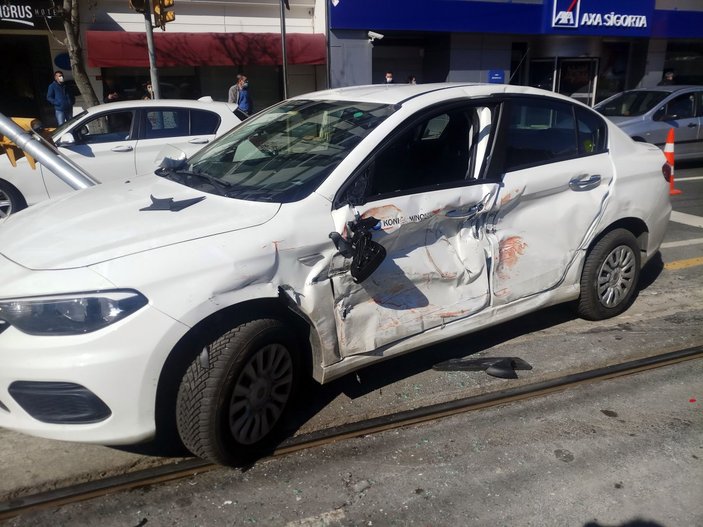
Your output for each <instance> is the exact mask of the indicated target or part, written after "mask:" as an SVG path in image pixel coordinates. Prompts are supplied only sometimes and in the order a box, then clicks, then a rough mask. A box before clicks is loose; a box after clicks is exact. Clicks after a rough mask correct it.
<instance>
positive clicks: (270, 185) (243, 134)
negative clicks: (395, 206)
mask: <svg viewBox="0 0 703 527" xmlns="http://www.w3.org/2000/svg"><path fill="white" fill-rule="evenodd" d="M393 111H394V108H393V106H390V105H387V104H379V103H364V102H350V101H310V100H293V101H284V102H283V103H281V104H278V105H276V106H273V107H271V108H269V109H267V110H265V111H263V112H261V113H259V114H257V115H255V116H254V117H252V118H250V119H249V120H247V121H245V122H244V123H242V124H241V125H239V126H237V127H236V128H234V129H233V130H232V131H231V132H229V133H227V134H226V135H224V136H222V137H221V138H219V139H218V140H216V141H213V143H212V144H210V145H209V146H208V147H206V148H204V149H203V150H201V151H199V152H198V153H197V154H196V155H194V156H193V157H192V158H191V159H190V160H188V162H187V163H185V165H183V166H182V167H178V170H173V169H171V170H170V171H169V170H167V169H162V171H161V174H160V175H165V176H168V175H169V174H168V173H165V172H170V174H171V175H172V176H174V177H173V179H175V180H177V181H180V182H182V183H185V184H188V185H191V183H190V182H191V181H192V182H194V183H192V185H193V186H198V187H201V186H202V185H203V184H204V182H206V181H208V182H209V184H210V185H211V186H212V187H213V190H212V191H213V192H217V193H219V194H222V195H226V196H229V197H233V198H238V199H246V200H253V201H274V202H278V203H285V202H290V201H297V200H299V199H302V198H304V197H305V196H307V195H309V194H310V193H311V192H313V191H314V190H315V189H316V188H317V187H318V186H319V185H320V183H322V181H323V180H324V179H325V178H326V177H327V176H328V175H329V174H330V173H331V172H332V170H334V168H335V167H336V166H337V165H338V164H339V163H340V161H341V160H342V159H344V158H345V157H346V156H347V155H348V154H349V152H351V150H352V149H353V148H354V147H355V146H356V145H357V144H358V143H359V142H360V141H361V140H362V139H363V138H364V137H366V136H367V135H368V134H369V133H370V132H371V131H372V130H373V129H374V128H375V127H376V126H378V125H379V124H380V123H381V122H383V120H384V119H386V117H388V116H389V115H390V114H392V113H393ZM157 173H158V172H157ZM189 176H190V177H189Z"/></svg>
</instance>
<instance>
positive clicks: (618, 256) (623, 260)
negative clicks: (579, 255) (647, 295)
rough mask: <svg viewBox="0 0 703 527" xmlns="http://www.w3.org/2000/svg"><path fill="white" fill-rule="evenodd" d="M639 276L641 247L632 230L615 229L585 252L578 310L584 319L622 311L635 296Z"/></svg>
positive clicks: (603, 317) (600, 317)
mask: <svg viewBox="0 0 703 527" xmlns="http://www.w3.org/2000/svg"><path fill="white" fill-rule="evenodd" d="M639 277H640V248H639V246H638V245H637V240H636V239H635V237H634V236H633V234H632V233H631V232H630V231H628V230H625V229H615V230H613V231H611V232H609V233H608V234H606V235H605V236H603V238H601V239H600V240H599V241H598V242H597V243H596V244H595V245H594V246H593V248H592V249H591V251H590V252H589V253H588V256H586V263H585V264H584V266H583V272H582V274H581V295H580V297H579V299H578V303H577V312H578V315H579V316H580V317H581V318H584V319H586V320H603V319H606V318H610V317H614V316H617V315H619V314H620V313H622V312H623V311H625V310H626V309H627V308H628V307H629V306H630V304H631V303H632V301H633V300H634V296H635V293H636V291H637V285H638V283H639Z"/></svg>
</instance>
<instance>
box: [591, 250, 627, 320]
mask: <svg viewBox="0 0 703 527" xmlns="http://www.w3.org/2000/svg"><path fill="white" fill-rule="evenodd" d="M636 263H637V259H636V258H635V253H634V251H633V250H632V248H631V247H629V246H627V245H620V246H618V247H616V248H615V249H613V250H612V251H611V252H610V254H608V256H607V257H606V259H605V260H604V261H603V264H602V265H601V266H600V269H599V270H598V279H597V285H596V287H597V289H598V299H599V300H600V303H601V304H602V305H603V306H605V307H608V308H613V307H615V306H617V305H619V304H620V303H622V302H623V301H624V300H625V299H626V298H627V296H628V294H629V293H630V291H631V290H632V287H633V285H634V279H635V271H636V269H635V265H636Z"/></svg>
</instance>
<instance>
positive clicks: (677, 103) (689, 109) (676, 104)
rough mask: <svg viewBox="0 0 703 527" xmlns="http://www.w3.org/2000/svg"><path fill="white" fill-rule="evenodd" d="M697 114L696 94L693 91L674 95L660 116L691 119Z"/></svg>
mask: <svg viewBox="0 0 703 527" xmlns="http://www.w3.org/2000/svg"><path fill="white" fill-rule="evenodd" d="M695 115H696V113H695V95H694V94H693V93H684V94H683V95H679V96H678V97H674V98H673V99H671V100H670V101H669V102H668V103H667V104H666V108H664V112H663V116H662V117H660V118H666V119H689V118H691V117H695Z"/></svg>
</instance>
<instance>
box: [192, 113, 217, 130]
mask: <svg viewBox="0 0 703 527" xmlns="http://www.w3.org/2000/svg"><path fill="white" fill-rule="evenodd" d="M219 127H220V116H219V115H217V114H216V113H215V112H208V111H207V110H191V111H190V135H215V133H216V132H217V129H218V128H219Z"/></svg>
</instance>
